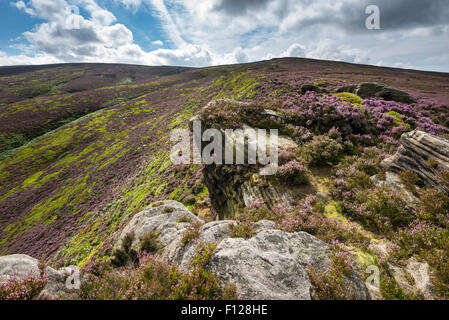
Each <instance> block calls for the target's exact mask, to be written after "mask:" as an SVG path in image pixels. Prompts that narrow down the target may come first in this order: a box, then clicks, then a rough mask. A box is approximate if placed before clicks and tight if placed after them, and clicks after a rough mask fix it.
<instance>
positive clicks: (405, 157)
mask: <svg viewBox="0 0 449 320" xmlns="http://www.w3.org/2000/svg"><path fill="white" fill-rule="evenodd" d="M400 141H401V144H402V145H401V146H400V147H399V149H398V151H397V152H396V154H395V155H394V156H392V157H390V158H387V159H385V160H384V161H383V162H382V166H383V168H384V169H385V170H386V171H387V172H392V173H398V172H401V171H405V170H412V171H413V172H414V173H416V174H417V175H418V177H419V178H420V180H421V181H422V182H423V183H424V184H425V185H427V186H430V187H434V188H439V189H441V190H442V191H444V192H445V193H447V194H449V190H448V189H447V187H445V186H443V185H441V184H440V182H439V177H440V170H449V141H448V140H446V139H443V138H441V137H437V136H433V135H430V134H428V133H425V132H422V131H417V130H416V131H412V132H409V133H405V134H403V135H402V137H401V139H400Z"/></svg>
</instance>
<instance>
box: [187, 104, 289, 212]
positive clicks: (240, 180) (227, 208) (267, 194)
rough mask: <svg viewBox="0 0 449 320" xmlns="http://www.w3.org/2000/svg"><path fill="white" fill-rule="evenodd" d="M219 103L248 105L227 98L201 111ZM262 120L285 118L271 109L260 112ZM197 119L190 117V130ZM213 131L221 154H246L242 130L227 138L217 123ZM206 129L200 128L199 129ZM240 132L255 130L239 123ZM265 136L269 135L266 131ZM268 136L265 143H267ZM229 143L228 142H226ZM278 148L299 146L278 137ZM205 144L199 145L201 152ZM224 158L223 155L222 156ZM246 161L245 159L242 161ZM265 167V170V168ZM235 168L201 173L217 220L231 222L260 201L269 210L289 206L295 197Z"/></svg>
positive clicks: (214, 168)
mask: <svg viewBox="0 0 449 320" xmlns="http://www.w3.org/2000/svg"><path fill="white" fill-rule="evenodd" d="M219 102H226V103H230V104H238V105H239V107H241V108H245V106H247V105H248V103H246V102H239V101H235V100H230V99H220V100H213V101H211V102H210V103H209V104H208V105H207V106H206V107H204V109H208V108H211V107H212V106H213V105H214V104H216V103H219ZM260 115H261V116H263V117H270V118H276V119H277V120H279V121H283V120H284V119H283V118H282V117H281V116H279V115H278V114H277V113H276V112H275V111H273V110H263V111H262V112H261V114H260ZM198 119H199V117H198V116H196V117H193V118H191V119H190V123H189V127H190V130H191V131H193V123H194V121H196V120H198ZM213 127H214V128H215V129H219V130H221V131H222V136H223V137H225V139H223V140H224V141H223V153H225V150H226V147H229V146H231V145H232V146H233V147H234V150H233V152H234V155H235V154H237V153H238V152H242V153H244V154H245V159H246V155H247V150H248V148H250V147H252V148H253V147H254V146H248V140H247V139H245V133H244V131H234V132H233V134H231V135H226V134H225V132H224V131H223V129H222V128H221V127H220V125H219V124H216V125H214V126H213ZM206 129H208V128H204V127H202V128H201V130H203V131H204V130H206ZM242 129H243V130H245V129H254V128H252V127H250V126H248V125H247V124H242ZM267 134H268V132H267ZM269 139H270V138H269V136H268V137H267V141H269ZM225 141H226V142H228V143H225ZM238 141H244V144H240V143H237V142H238ZM278 143H279V148H282V149H285V150H292V149H296V148H298V145H297V144H296V143H295V142H294V141H293V140H292V139H290V138H289V137H284V136H280V137H278ZM203 147H204V145H201V146H200V149H201V150H202V148H203ZM223 159H224V155H223ZM245 161H246V160H245ZM268 168H269V166H266V167H265V169H268ZM234 169H235V166H232V165H215V164H211V165H206V166H205V168H204V170H203V178H204V182H205V184H206V186H207V187H208V189H209V194H210V200H211V205H212V211H213V214H214V215H215V216H216V217H218V218H219V219H221V220H223V219H232V218H233V217H234V216H235V214H236V213H238V212H239V211H240V210H241V208H242V207H245V206H248V204H249V203H251V202H252V201H261V202H263V203H265V204H266V205H267V206H268V207H269V208H270V207H273V206H274V205H275V204H277V203H284V204H285V203H290V202H291V201H292V199H293V197H294V195H292V194H290V192H289V191H290V190H289V189H288V188H282V187H280V186H275V185H273V184H272V183H270V181H268V180H267V179H263V178H262V177H261V176H260V175H259V174H258V173H259V171H257V173H256V172H254V174H249V175H246V176H242V174H241V172H237V171H235V170H234Z"/></svg>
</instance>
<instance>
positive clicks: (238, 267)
mask: <svg viewBox="0 0 449 320" xmlns="http://www.w3.org/2000/svg"><path fill="white" fill-rule="evenodd" d="M167 207H172V208H175V210H173V211H172V212H169V213H164V211H166V210H165V209H164V208H167ZM170 213H171V214H172V215H169V214H170ZM191 215H192V214H191V213H190V211H188V210H187V209H186V208H185V207H184V206H183V205H182V204H180V203H176V202H174V201H164V202H163V204H161V205H159V206H156V207H154V206H151V207H149V208H147V209H145V210H144V211H143V212H141V213H139V214H137V215H136V216H135V217H134V218H133V219H132V220H131V222H130V223H129V224H128V225H127V226H126V227H125V229H124V231H123V232H122V234H121V236H120V239H119V241H118V242H117V244H116V248H120V246H121V245H122V242H123V237H124V236H125V235H126V234H127V233H129V232H134V233H135V234H136V235H140V236H141V235H144V234H145V233H147V232H151V231H153V230H159V231H160V235H161V236H162V238H161V239H160V242H161V249H162V250H160V251H159V256H160V257H161V259H162V260H163V261H165V262H166V263H169V264H172V263H175V264H177V265H179V267H180V268H181V269H183V270H185V271H188V270H189V269H190V268H192V260H193V257H194V256H195V254H196V246H197V243H198V242H207V243H216V244H217V248H216V250H215V253H214V255H213V256H212V259H211V260H210V262H209V264H208V265H207V267H206V268H207V269H208V270H210V271H211V272H212V273H213V274H214V275H215V276H216V277H217V278H218V279H219V280H220V281H221V282H222V283H223V285H224V284H226V283H229V282H232V283H235V285H236V287H237V290H238V293H239V295H240V296H241V297H242V298H244V299H252V300H257V299H295V300H298V299H299V300H303V299H304V300H306V299H311V292H310V289H311V282H310V280H309V277H308V275H307V272H306V270H307V268H308V266H313V267H314V268H315V269H316V270H319V271H323V270H325V269H326V268H328V267H329V266H330V258H329V252H330V250H329V247H328V246H327V245H326V243H324V242H323V241H321V240H318V239H317V238H315V237H313V236H311V235H310V234H307V233H305V232H297V233H287V232H284V231H281V230H276V229H274V227H275V223H274V222H272V221H265V220H264V221H259V222H257V223H255V224H254V231H255V236H254V237H253V238H251V239H248V240H245V239H241V238H230V235H231V228H230V226H231V225H232V224H234V223H236V222H235V221H231V220H225V221H215V222H210V223H207V224H204V225H202V226H201V227H200V229H199V233H198V236H197V238H196V239H195V241H190V242H187V243H186V242H185V241H183V237H184V233H185V232H186V230H187V226H188V224H186V223H179V222H176V221H177V219H179V218H183V217H184V218H185V217H188V218H192V216H191ZM183 220H184V219H183ZM192 221H200V220H199V219H192ZM200 222H201V221H200ZM136 238H138V237H136ZM136 241H137V240H136ZM133 245H136V247H135V248H136V249H138V245H137V244H133ZM345 281H346V283H347V285H348V286H350V287H352V288H354V289H355V292H356V293H357V298H358V299H369V293H368V291H367V289H366V287H365V284H364V281H363V279H362V278H361V277H360V276H359V275H358V274H356V273H355V272H354V273H353V274H351V276H350V277H347V278H345Z"/></svg>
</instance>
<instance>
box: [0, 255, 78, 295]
mask: <svg viewBox="0 0 449 320" xmlns="http://www.w3.org/2000/svg"><path fill="white" fill-rule="evenodd" d="M42 271H43V272H44V274H45V275H46V277H47V279H48V280H47V284H46V286H45V287H44V288H43V289H42V291H41V293H40V294H39V297H38V298H39V299H60V298H64V296H66V295H68V294H70V293H72V292H74V290H78V289H79V288H80V285H81V282H82V275H81V274H80V270H79V269H78V268H77V267H76V266H69V267H66V268H62V269H60V270H55V269H53V268H51V267H45V269H44V270H42ZM29 275H33V276H35V277H39V276H42V274H41V270H40V268H39V260H37V259H35V258H32V257H30V256H27V255H24V254H14V255H8V256H2V257H0V283H2V282H6V281H8V279H10V277H12V276H15V277H18V278H23V277H25V276H29Z"/></svg>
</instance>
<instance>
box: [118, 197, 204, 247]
mask: <svg viewBox="0 0 449 320" xmlns="http://www.w3.org/2000/svg"><path fill="white" fill-rule="evenodd" d="M188 221H190V222H195V221H197V222H203V221H202V220H201V219H199V218H198V217H197V216H195V215H194V214H193V213H191V212H190V211H189V210H188V209H187V208H186V207H185V206H184V205H182V204H181V203H179V202H177V201H172V200H168V201H162V202H161V203H158V204H153V205H151V206H149V207H148V208H146V209H145V210H143V211H142V212H140V213H138V214H136V215H135V216H134V217H133V218H132V219H131V221H130V222H129V223H128V224H127V225H126V226H125V228H123V230H122V232H121V233H120V236H119V238H118V240H117V242H116V244H115V246H114V253H116V252H117V251H118V250H124V248H123V240H124V239H125V237H126V236H127V235H129V234H133V235H134V240H133V243H132V245H131V248H132V249H133V250H135V251H136V252H138V251H140V248H141V242H142V239H143V238H144V237H145V236H146V235H148V234H149V233H151V232H158V233H159V238H158V239H159V246H160V248H163V247H166V246H167V245H169V244H170V243H171V242H172V241H173V240H174V239H175V238H176V237H177V236H178V235H180V234H181V233H182V232H183V230H184V229H185V228H186V227H187V226H188V225H189V224H190V222H188Z"/></svg>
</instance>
